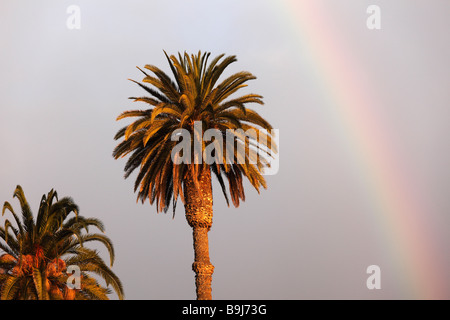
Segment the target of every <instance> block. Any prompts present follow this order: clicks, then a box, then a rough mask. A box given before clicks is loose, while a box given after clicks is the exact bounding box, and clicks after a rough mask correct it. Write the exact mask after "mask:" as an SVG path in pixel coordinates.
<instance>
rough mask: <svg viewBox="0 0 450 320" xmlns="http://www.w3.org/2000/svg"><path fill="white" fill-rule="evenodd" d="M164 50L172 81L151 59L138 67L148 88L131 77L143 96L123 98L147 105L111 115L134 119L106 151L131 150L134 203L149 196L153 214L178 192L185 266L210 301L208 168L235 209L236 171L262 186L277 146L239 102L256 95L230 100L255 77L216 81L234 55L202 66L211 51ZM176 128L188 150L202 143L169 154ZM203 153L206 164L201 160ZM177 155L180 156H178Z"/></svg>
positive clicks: (239, 178)
mask: <svg viewBox="0 0 450 320" xmlns="http://www.w3.org/2000/svg"><path fill="white" fill-rule="evenodd" d="M164 54H165V55H166V58H167V61H168V63H169V66H170V69H171V71H172V74H173V77H174V79H172V78H171V77H169V76H168V75H167V74H166V73H165V72H163V71H162V70H160V69H159V68H157V67H155V66H153V65H146V66H145V69H147V70H149V71H150V72H152V73H153V74H152V75H150V74H148V73H147V72H146V71H144V70H142V69H140V68H139V67H138V69H139V70H140V71H141V72H142V73H143V74H144V76H145V77H144V79H143V82H145V83H149V84H150V85H151V86H150V87H149V86H147V85H145V84H142V83H139V82H137V81H134V80H131V81H133V82H135V83H136V84H137V85H139V86H140V87H141V88H142V89H144V90H145V91H146V92H147V94H149V96H143V97H131V98H130V99H132V100H134V101H140V102H145V103H147V104H148V105H150V106H149V107H148V109H145V110H129V111H125V112H123V113H122V114H121V115H119V117H118V118H117V120H120V119H123V118H128V117H136V118H137V119H136V120H134V121H133V122H132V123H131V124H129V125H127V126H125V127H123V128H122V129H121V130H119V131H118V132H117V134H116V136H115V140H118V139H121V138H123V140H122V141H121V142H120V143H119V144H118V145H117V146H116V148H115V149H114V151H113V156H114V158H115V159H118V158H120V157H125V156H127V155H129V154H131V155H130V157H129V158H128V160H127V162H126V165H125V168H124V171H125V178H128V177H129V176H130V174H131V173H132V172H133V171H134V170H136V169H138V171H139V173H138V175H137V177H136V181H135V184H134V191H135V192H136V191H137V190H138V197H137V200H138V201H139V200H141V201H142V203H144V202H145V200H146V199H149V201H150V204H153V203H154V202H155V201H156V207H157V211H158V212H160V211H164V212H167V210H168V208H169V206H170V203H171V202H172V205H173V214H175V207H176V202H177V199H178V197H180V198H181V200H182V202H183V203H184V207H185V214H186V219H187V222H188V224H189V225H190V226H191V227H192V229H193V242H194V255H195V258H194V263H193V265H192V269H193V271H194V272H195V274H196V277H195V279H196V280H195V282H196V293H197V299H211V281H212V273H213V270H214V267H213V265H212V264H211V262H210V258H209V246H208V231H209V230H210V229H211V226H212V216H213V209H212V205H213V197H212V184H211V172H212V173H213V174H214V176H215V177H216V178H217V180H218V181H219V184H220V186H221V189H222V192H223V194H224V196H225V199H226V201H227V204H228V206H229V199H228V195H227V188H226V186H225V179H227V180H228V184H229V192H230V195H231V200H232V202H233V204H234V206H235V207H238V206H239V201H240V200H245V194H244V188H243V177H246V178H247V179H248V180H249V181H250V183H251V184H252V185H253V187H254V188H255V189H256V190H257V191H258V193H259V189H260V187H261V186H262V187H264V188H266V182H265V179H264V177H263V176H262V174H263V170H264V168H265V167H267V166H269V163H270V162H269V161H268V160H269V157H270V156H273V154H272V152H273V151H274V152H276V146H275V145H274V143H273V142H272V135H271V129H272V126H271V125H270V124H269V123H268V122H267V121H266V120H264V119H263V118H262V117H261V116H260V115H259V114H258V113H256V112H255V111H253V110H251V109H248V108H247V107H246V105H247V104H249V103H256V104H260V105H262V104H263V101H262V96H260V95H257V94H246V95H243V96H240V97H237V98H229V97H230V96H231V95H232V94H233V93H235V92H236V91H237V90H239V89H241V88H243V87H245V86H247V85H246V84H245V83H246V82H247V81H249V80H252V79H256V77H255V76H253V75H252V74H251V73H249V72H245V71H243V72H238V73H236V74H233V75H231V76H229V77H227V78H226V79H225V80H223V81H222V82H221V83H220V84H218V85H216V83H217V81H218V80H219V78H220V76H221V75H222V73H223V72H224V70H225V69H226V68H227V67H228V66H229V65H230V64H231V63H233V62H235V61H236V57H235V56H228V57H225V58H224V54H222V55H219V56H217V57H216V58H214V59H213V60H212V61H211V62H210V63H209V64H208V59H209V56H210V53H204V54H202V53H201V52H199V53H198V54H197V55H188V54H187V53H185V54H184V55H181V54H180V53H179V54H178V58H177V57H175V56H173V55H172V56H170V57H169V56H168V55H167V54H166V52H164ZM222 58H223V59H222ZM208 129H215V130H216V131H218V132H219V134H220V135H219V136H217V135H216V136H214V139H213V138H212V137H211V139H210V140H211V141H209V140H208V141H205V140H206V139H202V138H204V136H203V134H204V133H205V132H206V130H208ZM238 129H241V130H238ZM261 129H264V130H261ZM180 130H185V132H188V133H189V136H188V137H187V138H186V136H183V142H188V145H189V146H190V147H191V148H192V146H195V145H196V143H197V146H198V145H199V146H200V147H201V149H200V150H192V149H188V150H186V149H184V150H182V152H174V151H175V150H178V146H177V144H178V143H177V141H178V140H179V139H180ZM268 130H270V133H269V132H267V131H268ZM243 131H244V133H243ZM230 137H231V139H230ZM220 138H221V139H220ZM227 138H228V139H227ZM184 139H188V140H187V141H184ZM269 146H270V150H268V149H269ZM194 149H195V148H194ZM228 149H229V150H231V151H232V152H228ZM191 151H193V152H191ZM196 151H200V152H196ZM208 151H209V152H210V156H211V157H212V158H213V160H214V161H212V162H211V161H208V162H207V161H202V159H203V157H204V153H207V152H208ZM185 152H186V153H185ZM181 153H183V155H181ZM202 156H203V157H202ZM181 158H183V159H184V160H186V159H187V161H184V160H183V161H179V160H180V159H181Z"/></svg>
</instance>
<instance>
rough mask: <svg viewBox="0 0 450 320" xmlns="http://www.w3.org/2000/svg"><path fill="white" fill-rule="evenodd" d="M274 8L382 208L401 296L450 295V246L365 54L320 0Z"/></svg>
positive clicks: (379, 214)
mask: <svg viewBox="0 0 450 320" xmlns="http://www.w3.org/2000/svg"><path fill="white" fill-rule="evenodd" d="M276 10H281V15H282V17H283V23H286V24H288V27H289V29H290V30H291V31H293V32H295V38H296V39H297V40H298V41H299V42H298V45H299V49H300V50H302V52H303V53H305V51H306V53H307V54H308V56H309V59H310V61H309V62H310V65H311V72H312V73H313V75H314V77H315V79H316V80H317V84H318V85H320V86H321V87H322V90H323V92H324V95H325V96H326V97H327V99H328V101H327V102H328V105H329V112H330V119H333V122H335V125H336V126H337V127H338V128H339V129H338V132H339V134H342V135H343V137H344V139H345V140H346V141H348V143H349V145H350V146H351V150H352V151H351V152H352V157H353V158H354V161H355V164H356V165H357V168H358V170H360V175H361V177H362V179H363V180H364V181H362V182H363V184H364V186H366V188H367V193H368V197H370V199H371V203H372V205H373V209H374V210H373V212H376V214H375V216H374V217H373V219H374V224H375V227H377V228H380V230H381V232H382V234H383V237H382V238H383V239H381V240H380V241H381V245H383V246H384V247H385V248H389V255H391V259H392V260H393V261H394V263H393V265H395V266H396V268H397V269H396V270H395V274H396V275H397V276H398V277H397V279H399V281H400V282H401V285H400V287H401V291H402V292H401V297H399V298H400V299H448V297H449V293H448V287H446V286H447V282H448V280H449V279H448V270H444V267H443V262H442V261H441V257H442V255H443V254H445V253H447V251H448V250H447V249H446V248H439V246H438V245H436V243H435V242H434V240H435V237H434V234H433V229H432V228H431V227H430V225H429V223H427V213H428V212H427V204H426V203H425V201H422V200H421V197H420V190H419V189H418V188H419V187H420V181H418V178H417V177H415V176H414V174H413V173H411V172H408V170H407V168H405V166H404V165H403V164H404V163H406V162H407V158H406V157H405V156H403V157H402V155H401V153H400V152H399V151H398V150H396V149H395V148H394V147H393V145H394V144H395V143H393V142H392V139H395V136H396V135H395V131H394V130H393V128H391V127H389V126H388V125H387V123H386V121H383V118H382V115H381V114H379V112H377V104H378V105H379V102H377V100H378V99H377V95H376V93H375V92H373V91H374V90H373V89H372V88H373V86H372V85H371V83H370V79H367V77H365V76H364V75H363V72H364V70H365V68H364V66H363V65H361V63H360V62H359V61H360V59H358V56H356V55H355V54H354V53H353V52H352V50H351V44H349V42H348V39H346V38H344V37H342V35H341V34H339V32H338V31H336V30H335V26H334V25H333V24H332V22H333V18H332V16H330V15H329V14H328V11H327V8H325V7H324V6H323V4H322V2H321V1H311V0H308V1H304V0H286V1H280V2H278V1H277V4H276ZM362 14H365V12H362ZM362 21H364V20H362ZM362 27H365V25H362ZM375 32H382V30H380V31H375ZM428 211H429V210H428ZM370 214H372V213H370ZM373 263H374V264H376V263H375V262H373ZM380 267H381V270H382V274H383V266H380ZM382 288H383V280H382Z"/></svg>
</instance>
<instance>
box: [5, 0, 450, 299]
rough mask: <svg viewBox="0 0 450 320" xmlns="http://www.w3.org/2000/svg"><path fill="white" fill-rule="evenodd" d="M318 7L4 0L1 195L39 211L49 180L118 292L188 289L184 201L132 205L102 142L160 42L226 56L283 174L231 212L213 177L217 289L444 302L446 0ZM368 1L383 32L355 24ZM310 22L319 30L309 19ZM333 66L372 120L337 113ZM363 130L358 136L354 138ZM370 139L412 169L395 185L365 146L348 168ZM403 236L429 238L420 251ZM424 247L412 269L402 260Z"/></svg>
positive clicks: (161, 293)
mask: <svg viewBox="0 0 450 320" xmlns="http://www.w3.org/2000/svg"><path fill="white" fill-rule="evenodd" d="M295 2H298V3H301V4H302V5H300V6H297V4H298V3H297V4H296V3H295ZM309 2H312V0H311V1H309ZM313 2H314V3H316V4H319V5H317V6H309V5H308V4H307V3H308V1H294V0H291V1H286V0H276V1H275V0H274V1H268V0H267V1H262V0H245V1H237V0H232V1H206V0H197V1H175V0H171V1H162V0H151V1H138V0H129V1H82V0H74V1H49V0H45V1H31V0H28V1H13V0H1V1H0V39H1V46H0V88H1V94H0V150H1V157H0V201H2V202H3V201H10V202H11V203H12V204H13V206H14V208H18V205H19V204H18V201H17V200H13V199H12V194H13V191H14V189H15V186H16V185H17V184H20V185H22V187H23V188H24V191H25V194H26V196H27V198H28V200H29V202H30V204H31V206H32V209H33V210H34V213H35V214H36V212H37V208H38V203H39V199H40V197H41V196H42V194H44V193H47V192H48V191H49V190H50V189H51V188H55V189H56V190H57V191H58V194H59V195H60V196H71V197H73V199H74V200H75V202H76V203H77V204H78V205H79V207H80V210H81V212H80V213H81V214H82V215H84V216H87V217H90V216H95V217H97V218H99V219H101V220H102V221H103V222H104V223H105V226H106V233H107V235H108V236H109V237H110V238H111V239H112V241H113V243H114V246H115V249H116V262H115V264H114V266H113V270H114V271H115V272H116V274H117V275H118V276H119V277H120V279H121V280H122V282H123V285H124V289H125V295H126V298H129V299H195V285H194V273H193V271H192V270H191V265H192V262H193V248H192V233H191V229H190V227H189V226H188V224H187V222H186V219H185V217H184V210H183V206H182V205H180V204H179V205H178V207H177V213H176V216H175V219H172V215H171V214H167V215H165V214H161V213H160V214H157V213H156V208H155V206H150V205H149V203H148V202H147V203H145V204H144V205H142V204H140V203H139V204H137V203H136V194H134V193H133V178H134V177H135V176H136V175H132V176H131V177H130V178H129V179H128V180H124V179H123V167H124V164H125V160H124V159H121V160H114V159H113V158H112V156H111V154H112V150H113V148H114V147H115V145H116V142H115V141H114V140H113V136H114V134H115V133H116V132H117V130H118V129H120V128H121V127H122V126H123V125H124V124H125V122H124V123H118V122H116V121H115V118H116V117H117V116H118V115H119V114H120V113H121V112H122V111H124V110H128V109H133V108H142V107H144V106H143V105H139V104H137V103H134V104H133V103H132V102H131V100H128V99H127V98H128V97H130V96H136V95H142V94H143V92H142V90H141V89H140V88H139V87H138V86H136V85H135V84H133V83H131V82H130V81H127V79H128V78H132V79H135V80H141V78H142V75H141V73H140V72H139V71H138V70H137V69H136V68H135V67H136V66H140V67H143V66H144V65H145V64H153V65H156V66H158V67H160V68H162V69H163V70H166V71H167V72H169V70H170V69H169V68H168V66H167V61H166V60H165V57H164V54H163V50H166V51H167V52H168V53H169V54H176V53H177V52H178V51H182V52H183V51H187V52H194V53H196V52H197V51H198V50H202V51H209V52H211V53H212V55H213V56H216V55H218V54H221V53H226V54H228V55H232V54H233V55H237V58H238V62H236V63H234V64H233V65H232V66H231V67H230V70H229V71H227V74H229V73H231V72H237V71H241V70H247V71H250V72H252V73H253V74H255V75H256V76H257V77H258V79H257V80H254V81H252V82H250V83H249V88H248V90H247V91H243V93H244V92H254V93H258V94H261V95H263V96H264V101H265V105H264V106H259V105H258V106H255V107H254V108H255V110H257V111H258V112H260V113H261V114H262V115H263V116H264V117H265V118H266V119H267V120H269V121H270V122H271V123H272V125H273V126H274V127H275V128H278V129H279V130H280V170H279V172H278V174H276V175H273V176H268V177H266V178H267V181H268V189H267V190H263V191H262V192H261V194H260V195H258V194H257V192H256V191H255V190H253V189H251V186H250V185H249V184H248V183H247V184H246V186H247V188H246V202H245V203H242V204H241V206H240V207H239V208H238V209H236V208H234V207H230V208H228V207H227V206H226V203H225V200H224V199H223V196H222V195H221V191H220V188H219V189H218V187H219V186H218V184H217V181H214V183H213V189H214V196H215V198H214V219H213V227H212V229H211V232H210V233H209V237H210V255H211V262H212V263H213V264H214V265H215V272H214V275H213V282H212V288H213V291H212V293H213V298H215V299H330V298H337V299H380V298H384V299H393V298H395V299H410V298H429V297H439V298H446V299H448V298H450V281H449V278H450V274H449V270H450V257H449V255H448V244H449V243H450V233H449V225H450V219H449V210H450V198H449V196H448V190H450V175H449V169H448V168H449V164H450V154H449V151H450V150H449V140H448V137H449V134H450V126H448V119H450V111H449V102H450V93H449V92H450V90H449V89H448V88H449V84H450V63H449V57H450V40H449V37H448V31H449V30H450V18H449V16H448V13H449V12H450V2H449V1H447V0H433V1H406V0H398V1H395V2H392V1H381V0H377V1H360V0H346V1H339V2H338V1H332V0H327V1H325V0H322V1H316V0H314V1H313ZM371 4H377V5H378V6H379V7H380V9H381V29H380V30H369V29H368V28H367V25H366V20H367V18H368V17H369V14H368V13H367V12H366V9H367V7H368V6H369V5H371ZM70 5H77V6H78V7H79V8H80V13H81V16H80V18H81V20H80V29H74V30H70V29H69V28H68V27H67V25H66V22H67V19H68V18H69V16H70V14H68V13H67V12H66V10H67V8H68V7H69V6H70ZM299 9H302V10H304V11H302V12H295V10H299ZM307 10H311V12H305V11H307ZM291 11H293V12H291ZM297 13H298V14H297ZM308 15H310V17H312V18H311V19H309V20H308V21H302V22H301V21H296V19H299V18H301V17H306V16H308ZM316 17H317V19H315V18H316ZM324 17H326V18H324ZM325 19H326V21H325ZM311 21H319V22H324V21H325V22H327V23H322V24H321V26H322V29H321V30H316V29H315V28H317V25H316V24H314V23H311ZM310 23H311V24H310ZM324 35H334V37H333V38H332V39H334V40H333V41H335V42H336V45H338V44H339V43H340V45H342V46H343V49H342V50H343V51H342V50H341V51H338V49H336V50H337V51H336V52H337V53H338V52H348V53H350V54H351V55H352V59H350V57H345V56H343V57H340V59H341V61H342V64H340V63H331V62H330V61H322V60H321V59H323V57H327V56H329V52H328V54H327V52H321V53H322V55H317V56H316V55H315V54H316V53H320V51H318V50H317V47H316V48H315V47H314V43H316V44H317V43H321V42H320V41H322V42H323V41H325V40H324V38H323V36H324ZM314 36H317V37H319V38H318V39H316V40H317V41H316V42H315V41H312V40H311V38H310V37H314ZM320 37H322V38H321V39H320ZM308 39H309V40H308ZM313 40H314V39H313ZM341 40H342V41H341ZM336 59H337V60H336V61H339V59H338V58H336ZM339 65H344V66H350V70H348V72H349V73H352V74H355V73H357V74H358V75H359V76H360V77H361V79H362V81H363V82H364V84H365V86H364V87H365V88H366V89H368V92H369V94H370V97H376V107H374V103H372V104H371V103H369V102H370V101H368V103H367V105H366V104H361V105H360V106H358V108H360V109H358V110H360V111H361V112H366V111H367V113H368V114H377V115H378V118H377V119H374V122H373V123H372V122H371V121H369V120H370V119H368V120H367V122H366V123H359V126H354V127H351V128H346V125H349V126H350V124H351V122H346V121H345V119H346V117H345V115H343V116H342V118H341V117H340V116H336V115H333V114H337V113H335V112H336V111H335V110H337V109H335V107H336V106H338V105H339V104H342V101H341V102H339V101H336V99H334V98H333V94H332V93H331V92H332V88H337V89H336V90H339V88H347V90H350V89H349V86H351V85H352V83H345V81H347V79H349V78H348V76H347V75H345V74H342V78H340V75H339V76H338V77H337V78H336V77H335V80H336V79H337V82H336V83H335V84H336V86H333V82H328V85H324V82H326V80H329V79H327V74H330V72H331V71H330V70H327V68H328V67H329V66H336V67H339ZM340 79H342V80H340ZM353 79H355V78H353ZM356 79H359V78H356ZM339 84H340V85H339ZM354 90H355V96H357V95H358V93H359V92H358V86H356V87H355V89H354ZM339 93H340V92H338V93H335V96H339ZM344 94H348V92H346V93H344ZM344 102H345V99H344ZM335 103H336V105H335ZM353 107H354V106H353ZM336 108H337V107H336ZM365 108H366V109H365ZM341 120H342V121H341ZM349 123H350V124H349ZM371 123H372V124H373V125H374V126H375V125H376V126H377V127H376V128H372V127H371ZM358 128H360V129H361V136H362V137H363V138H362V140H361V141H362V143H361V144H358V143H354V140H355V137H357V138H358V136H359V131H358ZM380 128H385V130H381V129H380ZM347 129H348V130H347ZM371 130H373V131H371ZM343 132H352V133H353V134H350V133H349V134H345V133H343ZM364 134H369V135H370V136H378V135H380V136H387V138H386V139H384V140H379V141H382V142H387V143H388V144H389V150H394V151H395V152H393V153H392V154H395V156H392V157H391V158H389V157H386V159H388V161H392V163H394V162H395V164H396V165H397V167H395V169H396V170H394V172H395V175H394V176H395V177H397V176H396V173H397V172H398V170H401V171H402V172H405V173H406V175H405V176H406V178H404V180H401V179H400V178H398V179H397V178H394V177H392V181H391V180H390V179H389V175H386V177H385V178H383V179H381V178H380V180H381V182H380V183H378V184H377V183H376V182H374V181H372V180H371V177H372V178H373V176H374V175H373V174H370V172H375V173H376V172H382V173H386V172H385V171H383V170H382V168H378V167H376V165H377V164H379V163H380V162H378V161H377V159H371V158H368V156H366V158H364V157H363V158H362V159H363V160H366V162H364V161H362V162H363V163H365V164H366V166H361V165H360V163H361V159H359V158H358V156H357V155H358V154H359V150H360V149H364V147H366V148H367V149H368V150H371V146H370V145H366V146H364V141H367V140H364ZM356 140H358V139H356ZM358 141H359V140H358ZM378 150H379V149H378ZM381 150H383V149H381ZM392 154H390V155H392ZM368 155H369V156H370V155H375V156H379V157H380V158H383V159H384V155H383V154H377V153H370V152H369V153H368ZM386 156H387V155H386ZM372 160H373V161H372ZM392 163H391V162H389V163H388V164H389V165H390V164H392ZM371 164H372V165H373V167H371ZM399 164H400V165H399ZM364 168H365V170H366V171H365V173H364ZM399 176H400V175H399ZM405 176H402V177H405ZM391 183H392V185H397V186H406V187H408V188H407V191H404V192H405V193H404V194H403V195H402V197H403V198H402V199H400V195H399V194H396V193H395V192H394V193H392V194H389V196H390V197H391V198H392V200H391V202H388V203H387V205H386V206H385V207H382V206H380V205H379V202H381V201H382V199H378V197H379V196H378V194H379V193H383V190H384V189H383V188H384V187H386V188H389V186H390V185H391ZM374 185H375V186H378V187H376V188H373V186H374ZM398 189H402V188H397V189H395V188H393V190H396V191H399V190H398ZM397 197H399V198H398V199H397ZM405 199H406V200H409V199H410V200H411V203H413V204H415V203H417V204H420V209H418V213H414V214H412V213H411V214H410V215H409V212H406V211H407V210H404V208H405V207H402V206H397V207H396V206H395V205H392V207H389V203H391V204H396V203H397V204H402V203H406V202H408V203H409V201H406V200H405ZM397 200H398V201H397ZM384 209H386V210H385V211H382V210H384ZM402 210H403V211H402ZM390 215H391V216H390ZM410 219H411V220H410ZM1 221H4V220H3V219H2V220H1ZM1 223H3V222H1ZM414 223H416V225H419V226H420V228H418V229H414ZM422 226H423V229H422ZM413 240H414V241H417V243H420V244H423V247H421V248H417V250H416V248H415V247H414V246H413V243H412V241H413ZM430 252H433V253H432V254H431V253H430ZM425 254H427V255H425ZM104 258H105V259H106V258H107V257H106V252H105V255H104ZM425 258H427V259H428V260H429V261H427V263H424V266H421V267H419V266H416V265H414V263H415V262H418V261H419V262H420V261H421V259H425ZM373 264H375V265H378V266H379V267H380V269H381V284H382V287H381V289H379V290H369V289H368V288H367V286H366V280H367V278H368V277H369V275H368V274H367V273H366V268H367V267H368V266H370V265H373ZM411 264H412V265H411ZM430 279H434V280H433V281H434V282H433V281H432V280H430ZM436 279H438V280H436ZM427 283H428V285H427ZM430 283H431V284H430Z"/></svg>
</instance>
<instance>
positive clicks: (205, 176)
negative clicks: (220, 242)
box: [184, 168, 214, 300]
mask: <svg viewBox="0 0 450 320" xmlns="http://www.w3.org/2000/svg"><path fill="white" fill-rule="evenodd" d="M184 183H185V185H184V187H185V188H184V197H185V205H184V207H185V211H186V220H187V222H188V224H189V225H190V226H191V228H192V236H193V240H194V263H193V264H192V270H193V271H194V272H195V285H196V292H197V300H211V299H212V295H211V281H212V274H213V272H214V266H213V265H212V264H211V262H210V260H209V244H208V231H209V230H210V229H211V226H212V215H213V211H212V201H213V200H212V188H211V171H210V170H209V168H208V169H206V170H203V171H202V172H201V174H200V176H199V177H198V185H196V184H195V183H194V180H193V178H192V175H191V173H188V175H187V177H186V178H185V182H184Z"/></svg>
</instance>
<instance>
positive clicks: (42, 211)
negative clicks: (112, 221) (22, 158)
mask: <svg viewBox="0 0 450 320" xmlns="http://www.w3.org/2000/svg"><path fill="white" fill-rule="evenodd" d="M13 197H15V198H17V199H18V200H19V202H20V206H21V209H22V221H21V220H20V219H19V217H18V215H17V214H16V213H15V211H14V209H13V207H12V206H11V204H10V203H9V202H7V201H6V202H5V204H4V205H3V210H2V215H4V214H5V212H6V211H9V212H10V213H11V214H12V216H13V218H14V220H15V222H16V225H17V226H16V227H15V226H13V224H12V223H11V221H10V220H8V219H5V223H4V227H0V239H1V240H3V242H2V241H0V254H1V253H2V251H3V252H4V253H3V254H1V255H0V299H1V300H11V299H22V300H62V299H64V300H108V299H109V298H108V294H111V293H112V290H111V289H110V288H109V285H111V286H112V288H113V289H114V291H115V292H116V293H117V295H118V297H119V299H123V297H124V294H123V287H122V284H121V282H120V280H119V278H118V277H117V276H116V275H115V274H114V273H113V272H112V270H111V269H110V268H109V267H108V266H107V264H106V263H105V262H104V261H103V260H102V258H101V257H100V256H99V253H98V251H97V250H93V249H90V248H87V247H85V246H84V244H85V243H87V242H91V241H96V242H100V243H102V244H103V245H105V247H106V248H107V250H108V252H109V256H110V264H111V266H112V265H113V262H114V247H113V245H112V242H111V240H110V239H109V238H108V237H107V236H105V235H104V234H99V233H89V227H90V226H93V227H96V228H97V229H99V230H100V231H101V232H102V233H103V232H104V226H103V223H102V222H101V221H100V220H98V219H95V218H85V217H82V216H80V215H79V214H78V211H79V210H78V206H77V205H76V204H75V203H74V202H73V200H72V199H71V198H70V197H64V198H62V199H60V200H58V195H57V192H56V191H54V190H53V189H52V190H51V191H50V192H49V193H48V194H47V195H45V194H44V195H43V196H42V198H41V202H40V205H39V211H38V214H37V218H36V220H35V219H34V217H33V214H32V212H31V209H30V206H29V204H28V202H27V199H26V198H25V195H24V192H23V190H22V187H21V186H17V188H16V190H15V191H14V196H13ZM72 213H73V214H74V215H73V216H70V215H71V214H72ZM69 216H70V217H69ZM83 231H85V232H83ZM72 269H75V270H79V271H80V273H79V275H78V280H79V284H80V286H74V285H73V283H72V279H73V278H74V276H73V275H72V274H71V273H70V270H72ZM96 276H97V277H100V278H102V279H103V280H105V282H106V287H104V286H102V285H101V284H100V283H99V282H98V281H97V279H96ZM71 284H72V285H71ZM75 284H76V281H75Z"/></svg>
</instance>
